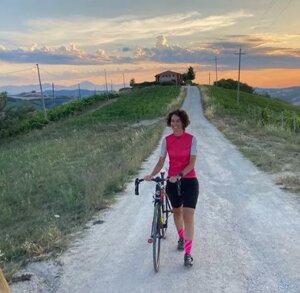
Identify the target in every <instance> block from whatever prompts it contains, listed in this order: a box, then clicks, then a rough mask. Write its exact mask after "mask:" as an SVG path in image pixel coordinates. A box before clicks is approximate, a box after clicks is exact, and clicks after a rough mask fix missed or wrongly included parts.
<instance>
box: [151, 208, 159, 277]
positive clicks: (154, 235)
mask: <svg viewBox="0 0 300 293" xmlns="http://www.w3.org/2000/svg"><path fill="white" fill-rule="evenodd" d="M160 213H161V206H160V203H156V204H155V206H154V213H153V222H152V238H153V266H154V270H155V272H158V270H159V257H160V240H161V229H160Z"/></svg>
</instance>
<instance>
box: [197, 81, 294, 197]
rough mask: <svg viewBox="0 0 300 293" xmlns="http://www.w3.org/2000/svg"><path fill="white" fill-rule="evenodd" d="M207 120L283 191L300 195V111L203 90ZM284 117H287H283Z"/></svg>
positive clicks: (213, 89)
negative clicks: (238, 102)
mask: <svg viewBox="0 0 300 293" xmlns="http://www.w3.org/2000/svg"><path fill="white" fill-rule="evenodd" d="M201 92H202V94H203V105H204V109H205V115H206V117H207V118H208V119H209V120H210V121H211V122H212V123H213V124H215V126H216V127H217V128H219V129H220V130H221V131H222V132H223V133H224V134H225V135H226V137H227V138H228V139H229V140H231V141H232V142H233V143H234V144H235V145H237V146H238V147H239V149H240V151H241V152H242V153H243V154H244V155H245V156H246V157H247V158H248V159H250V160H251V161H252V162H253V163H254V164H256V165H257V166H258V167H259V168H261V169H262V170H264V171H266V172H268V173H269V174H270V175H271V176H272V177H273V179H274V182H275V183H276V184H278V185H279V186H280V187H281V188H283V189H286V190H288V191H292V192H295V193H299V194H300V179H299V178H300V152H299V149H300V107H298V106H295V105H291V104H289V103H286V102H283V101H279V100H274V99H271V98H267V97H265V96H259V95H252V94H247V93H241V99H240V105H237V103H236V91H234V90H227V89H222V88H218V87H208V86H203V87H201ZM282 113H283V114H282Z"/></svg>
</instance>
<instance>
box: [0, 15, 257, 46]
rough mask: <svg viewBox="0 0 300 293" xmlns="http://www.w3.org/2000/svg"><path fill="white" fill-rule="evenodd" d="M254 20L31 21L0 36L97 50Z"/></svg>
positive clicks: (134, 18)
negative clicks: (96, 46)
mask: <svg viewBox="0 0 300 293" xmlns="http://www.w3.org/2000/svg"><path fill="white" fill-rule="evenodd" d="M251 16H252V15H251V14H249V13H246V12H244V11H236V12H232V13H227V14H224V15H210V16H202V15H201V14H200V13H199V12H184V13H175V14H169V15H164V16H159V17H148V18H142V17H140V16H126V17H115V18H86V17H72V18H67V17H66V18H65V19H52V18H39V19H33V20H30V21H28V22H27V23H26V24H25V26H24V27H23V31H15V32H14V31H9V32H7V31H0V36H1V38H3V39H6V40H8V41H9V42H12V43H15V42H16V40H18V42H20V43H21V44H31V43H32V40H35V41H38V42H39V43H41V44H50V45H52V46H58V45H59V44H61V43H63V42H64V43H76V44H78V45H79V46H87V45H88V46H95V45H102V44H109V43H115V42H118V41H121V40H122V41H123V40H126V41H127V42H128V41H134V40H142V39H147V38H149V36H153V37H158V36H161V35H168V36H189V35H193V34H199V32H206V31H215V30H219V29H221V28H223V27H228V26H232V25H234V24H236V23H237V22H238V21H239V20H240V19H244V18H245V17H251ZM19 45H20V44H16V46H19Z"/></svg>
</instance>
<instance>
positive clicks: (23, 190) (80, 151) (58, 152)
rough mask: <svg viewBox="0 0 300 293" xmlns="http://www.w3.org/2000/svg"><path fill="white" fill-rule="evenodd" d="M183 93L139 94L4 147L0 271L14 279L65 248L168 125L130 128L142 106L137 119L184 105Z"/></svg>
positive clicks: (1, 147) (0, 186)
mask: <svg viewBox="0 0 300 293" xmlns="http://www.w3.org/2000/svg"><path fill="white" fill-rule="evenodd" d="M151 92H152V93H153V95H151ZM178 94H179V88H178V87H171V88H168V87H163V88H158V89H157V88H155V89H153V90H148V89H147V90H139V91H138V92H134V93H132V94H130V93H129V94H126V95H124V96H123V95H122V96H121V97H120V98H119V100H118V101H116V102H115V103H112V104H110V105H107V106H106V107H103V108H101V109H99V110H97V111H96V112H97V113H96V114H95V112H88V113H87V114H86V115H84V114H82V115H80V116H77V117H72V118H68V119H65V120H63V121H59V122H55V123H52V124H51V125H48V126H46V127H45V128H44V129H42V130H33V131H31V132H30V133H27V134H24V135H20V136H18V137H16V138H15V139H9V140H8V139H7V140H5V141H2V142H1V144H0V165H1V170H0V231H1V238H0V250H1V253H0V255H1V256H0V266H4V268H5V272H6V274H7V275H8V276H11V275H12V274H13V272H14V271H15V270H16V269H18V266H20V265H22V264H24V263H26V261H28V260H30V259H37V258H38V259H39V258H41V257H43V256H47V255H48V254H49V252H59V251H61V250H62V249H64V248H65V247H66V245H67V237H66V236H65V235H66V234H68V233H70V232H72V231H74V230H76V229H78V227H81V225H82V224H83V223H85V222H86V221H87V220H89V219H91V217H92V215H93V214H94V213H95V212H97V211H99V210H101V209H103V208H105V207H106V206H107V204H108V203H109V202H110V200H111V198H112V195H113V193H114V192H116V191H120V190H122V188H123V187H124V184H125V183H126V181H127V180H128V178H129V177H130V176H132V175H133V174H135V173H136V172H137V171H138V169H139V166H140V164H141V162H142V161H143V160H144V159H145V158H146V157H147V156H148V155H149V154H150V152H151V151H152V150H153V148H154V146H155V145H156V144H157V141H158V139H159V137H160V136H161V133H162V130H163V128H164V127H165V123H163V122H161V121H160V122H157V123H156V124H154V125H150V126H147V127H144V126H140V127H132V125H133V122H135V120H134V119H133V117H135V114H136V113H139V109H140V108H142V109H143V111H144V112H142V113H143V114H141V113H140V114H139V119H143V118H144V117H145V118H149V117H151V118H159V117H160V116H161V115H163V116H164V115H166V111H167V109H168V107H169V106H168V105H170V104H172V102H174V101H175V100H176V104H177V105H173V106H179V105H180V104H181V102H182V98H183V95H181V98H180V99H176V97H177V96H178ZM137 99H138V102H137V101H136V100H137ZM150 99H156V100H155V101H157V100H159V101H160V103H153V101H150ZM133 101H136V102H134V103H132V102H133ZM120 103H121V105H120ZM128 104H130V106H129V107H128ZM141 105H144V106H143V107H141ZM122 108H123V110H122ZM161 109H163V110H161ZM123 111H125V112H126V114H124V112H123ZM107 113H110V114H107ZM116 113H117V114H116ZM120 113H121V114H120ZM143 115H144V116H143Z"/></svg>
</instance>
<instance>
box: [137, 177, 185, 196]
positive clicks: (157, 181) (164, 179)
mask: <svg viewBox="0 0 300 293" xmlns="http://www.w3.org/2000/svg"><path fill="white" fill-rule="evenodd" d="M169 178H170V177H167V178H161V177H159V176H157V177H155V178H153V179H151V181H153V182H156V183H160V182H165V181H168V180H169ZM143 181H145V179H139V178H136V179H135V183H134V184H135V195H139V184H140V183H141V182H143ZM177 192H178V195H179V196H180V195H181V189H180V179H177Z"/></svg>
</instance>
